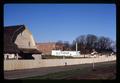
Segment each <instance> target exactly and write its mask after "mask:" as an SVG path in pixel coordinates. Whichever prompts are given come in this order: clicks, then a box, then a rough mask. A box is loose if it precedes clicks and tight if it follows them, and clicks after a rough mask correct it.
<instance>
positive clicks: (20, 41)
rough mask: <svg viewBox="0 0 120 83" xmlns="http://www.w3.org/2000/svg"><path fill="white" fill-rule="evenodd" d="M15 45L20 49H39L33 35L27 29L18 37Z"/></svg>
mask: <svg viewBox="0 0 120 83" xmlns="http://www.w3.org/2000/svg"><path fill="white" fill-rule="evenodd" d="M15 43H16V44H17V45H18V47H19V48H37V47H36V45H35V41H34V39H33V36H32V34H31V33H30V32H29V31H28V30H27V29H25V30H24V31H23V32H22V33H20V34H19V35H18V36H17V38H16V40H15Z"/></svg>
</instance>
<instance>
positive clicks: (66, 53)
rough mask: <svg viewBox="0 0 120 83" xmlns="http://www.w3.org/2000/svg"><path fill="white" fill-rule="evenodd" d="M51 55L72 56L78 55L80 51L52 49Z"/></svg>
mask: <svg viewBox="0 0 120 83" xmlns="http://www.w3.org/2000/svg"><path fill="white" fill-rule="evenodd" d="M51 55H52V56H72V57H80V51H61V50H52V53H51Z"/></svg>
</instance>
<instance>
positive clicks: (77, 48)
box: [76, 42, 78, 55]
mask: <svg viewBox="0 0 120 83" xmlns="http://www.w3.org/2000/svg"><path fill="white" fill-rule="evenodd" d="M77 49H78V47H77V42H76V55H77Z"/></svg>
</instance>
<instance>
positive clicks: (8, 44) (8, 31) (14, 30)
mask: <svg viewBox="0 0 120 83" xmlns="http://www.w3.org/2000/svg"><path fill="white" fill-rule="evenodd" d="M25 29H26V28H25V26H24V25H15V26H6V27H5V28H4V53H19V52H20V50H21V51H23V52H24V53H28V52H29V53H40V52H39V51H38V50H37V49H21V48H18V47H17V45H16V44H15V43H14V42H15V40H16V38H17V36H18V34H20V33H21V32H22V31H24V30H25Z"/></svg>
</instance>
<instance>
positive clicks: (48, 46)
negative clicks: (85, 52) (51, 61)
mask: <svg viewBox="0 0 120 83" xmlns="http://www.w3.org/2000/svg"><path fill="white" fill-rule="evenodd" d="M37 48H38V49H39V50H40V51H41V52H42V53H43V54H46V55H51V53H52V50H55V49H60V50H63V46H62V45H56V43H53V42H48V43H38V44H37Z"/></svg>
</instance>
